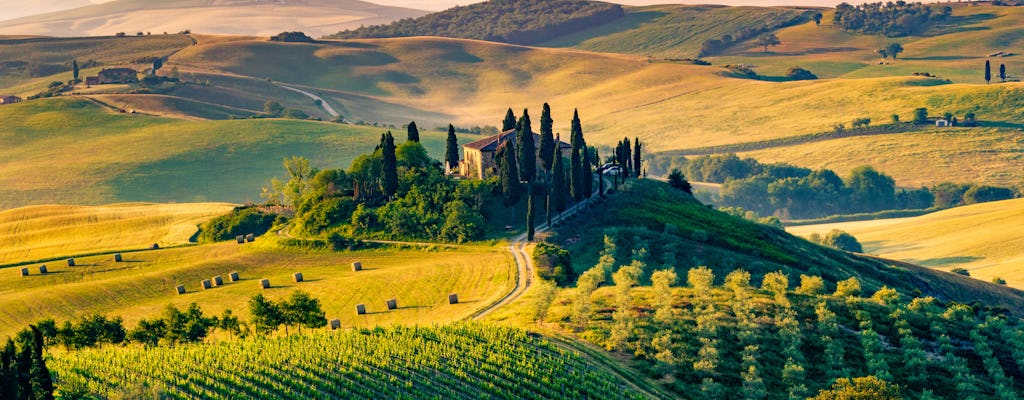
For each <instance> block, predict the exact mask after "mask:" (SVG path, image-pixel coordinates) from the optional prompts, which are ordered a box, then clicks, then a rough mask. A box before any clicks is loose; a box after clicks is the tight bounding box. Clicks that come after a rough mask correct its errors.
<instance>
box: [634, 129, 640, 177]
mask: <svg viewBox="0 0 1024 400" xmlns="http://www.w3.org/2000/svg"><path fill="white" fill-rule="evenodd" d="M633 140H635V142H634V143H635V144H634V145H633V176H636V177H637V178H639V177H640V170H641V169H642V168H641V165H640V138H639V137H636V138H633Z"/></svg>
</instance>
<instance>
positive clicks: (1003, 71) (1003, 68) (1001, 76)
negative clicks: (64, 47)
mask: <svg viewBox="0 0 1024 400" xmlns="http://www.w3.org/2000/svg"><path fill="white" fill-rule="evenodd" d="M75 79H77V78H75ZM999 80H1001V81H1003V82H1006V64H999Z"/></svg>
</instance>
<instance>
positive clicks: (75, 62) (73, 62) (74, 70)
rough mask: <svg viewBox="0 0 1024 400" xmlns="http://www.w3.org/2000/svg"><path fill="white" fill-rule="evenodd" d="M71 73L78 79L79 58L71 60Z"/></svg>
mask: <svg viewBox="0 0 1024 400" xmlns="http://www.w3.org/2000/svg"><path fill="white" fill-rule="evenodd" d="M71 75H72V76H74V77H75V80H76V81H77V80H78V60H71Z"/></svg>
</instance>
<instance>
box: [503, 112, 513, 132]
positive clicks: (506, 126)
mask: <svg viewBox="0 0 1024 400" xmlns="http://www.w3.org/2000/svg"><path fill="white" fill-rule="evenodd" d="M512 129H516V115H515V114H514V113H513V112H512V109H511V108H509V109H508V112H507V113H505V120H504V121H501V131H502V132H508V131H510V130H512Z"/></svg>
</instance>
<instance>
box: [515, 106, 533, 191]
mask: <svg viewBox="0 0 1024 400" xmlns="http://www.w3.org/2000/svg"><path fill="white" fill-rule="evenodd" d="M531 125H532V124H531V122H530V112H529V110H525V109H524V110H523V116H522V117H519V123H517V124H516V129H517V132H516V153H518V154H516V155H517V156H518V158H519V160H518V161H519V178H520V179H522V180H524V181H527V182H533V179H534V178H535V177H536V176H537V144H536V142H534V141H533V127H532V126H531Z"/></svg>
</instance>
